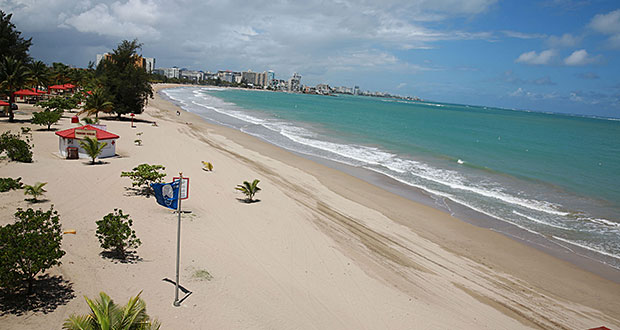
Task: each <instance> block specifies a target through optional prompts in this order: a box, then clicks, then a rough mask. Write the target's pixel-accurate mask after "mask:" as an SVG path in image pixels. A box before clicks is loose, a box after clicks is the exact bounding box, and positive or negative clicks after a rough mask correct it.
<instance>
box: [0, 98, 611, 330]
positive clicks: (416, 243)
mask: <svg viewBox="0 0 620 330" xmlns="http://www.w3.org/2000/svg"><path fill="white" fill-rule="evenodd" d="M161 87H162V86H158V88H161ZM176 110H177V108H176V107H174V106H173V105H171V104H170V103H168V102H167V101H165V100H162V99H160V98H159V97H156V99H155V100H151V101H150V104H149V106H148V108H147V110H146V112H145V114H142V115H140V116H137V118H139V119H141V120H146V121H157V123H158V127H154V126H151V125H150V124H149V123H142V122H140V123H137V124H136V125H137V128H135V129H132V128H130V123H129V122H118V121H115V120H104V121H103V122H102V123H103V124H106V125H108V129H109V130H110V131H111V132H113V133H116V134H118V135H120V136H121V138H120V139H119V141H118V145H117V154H118V155H119V157H116V158H108V159H105V160H104V161H105V163H104V164H102V165H94V166H90V165H88V160H86V159H81V160H65V159H62V158H60V157H59V156H58V138H57V137H56V136H55V135H54V133H53V132H48V131H34V132H33V136H34V143H35V151H34V152H35V154H34V159H35V161H34V163H32V164H21V163H14V162H7V161H6V160H4V161H1V162H0V176H1V177H17V176H21V177H22V178H23V179H22V181H23V182H25V183H27V184H32V183H34V182H36V181H43V182H48V184H47V186H46V189H47V190H48V193H47V194H46V195H45V197H46V198H47V199H48V200H49V201H46V202H42V203H38V204H36V205H31V204H30V203H28V202H25V201H24V200H23V199H24V196H23V193H22V192H21V191H12V192H8V193H1V194H0V199H1V200H2V206H1V208H0V215H1V217H0V219H1V220H0V224H6V223H9V222H11V221H12V214H13V213H14V212H15V209H16V208H17V207H33V206H34V207H42V208H44V209H45V208H49V205H50V204H54V208H55V209H57V210H58V211H59V213H60V216H61V222H62V225H63V228H64V229H76V230H77V235H65V237H64V240H63V248H64V249H65V250H66V251H67V254H66V255H65V256H64V257H63V259H62V265H61V266H59V267H54V268H53V269H52V270H50V271H49V273H50V274H52V275H62V277H63V278H64V279H65V280H68V281H70V282H71V283H72V289H73V290H74V294H75V295H76V298H74V299H72V300H71V301H69V302H68V303H66V304H64V305H60V306H58V307H57V308H55V310H54V311H52V312H50V313H47V314H45V313H42V312H27V313H25V314H24V315H21V316H17V315H14V314H10V313H4V315H2V316H0V329H59V328H60V327H61V325H62V323H63V321H64V320H65V319H66V318H67V317H68V316H69V315H70V314H72V313H86V312H87V311H88V307H87V305H86V303H85V302H84V299H83V298H82V297H83V296H84V295H86V296H88V297H91V298H94V297H96V296H97V295H98V293H99V292H100V291H105V292H106V293H107V294H109V295H110V296H111V297H112V298H113V299H114V300H115V302H117V303H119V304H125V303H126V302H127V300H128V298H129V297H130V296H133V295H135V294H137V293H138V292H139V291H141V290H142V291H143V293H142V297H143V298H144V299H145V301H146V302H147V306H148V313H149V314H150V315H151V316H153V317H156V318H158V319H159V320H160V321H161V322H162V324H163V327H162V328H163V329H448V328H450V329H522V328H526V327H533V328H549V329H587V328H591V327H597V326H601V325H606V326H608V327H611V328H620V319H619V317H620V299H618V297H620V285H618V284H616V283H613V282H610V281H608V280H605V279H603V278H601V277H598V276H596V275H593V274H591V273H588V272H586V271H583V270H580V269H578V268H576V267H575V266H573V265H571V264H568V263H566V262H563V261H560V260H558V259H556V258H553V257H551V256H549V255H546V254H544V253H541V252H539V251H537V250H535V249H533V248H530V247H527V246H524V245H522V244H519V243H517V242H514V241H512V240H510V239H508V238H506V237H504V236H502V235H500V234H497V233H494V232H492V231H490V230H486V229H481V228H477V227H474V226H472V225H469V224H466V223H464V222H462V221H460V220H457V219H454V218H451V217H450V216H449V215H447V214H444V213H442V212H440V211H437V210H434V209H432V208H429V207H426V206H423V205H420V204H417V203H414V202H411V201H409V200H406V199H403V198H400V197H398V196H395V195H393V194H391V193H388V192H385V191H383V190H381V189H379V188H376V187H374V186H371V185H369V184H366V183H364V182H362V181H360V180H358V179H355V178H352V177H350V176H348V175H346V174H343V173H341V172H338V171H335V170H332V169H328V168H326V167H323V166H321V165H318V164H316V163H313V162H311V161H308V160H306V159H303V158H300V157H297V156H295V155H293V154H290V153H288V152H286V151H284V150H281V149H278V148H276V147H274V146H271V145H268V144H266V143H264V142H261V141H259V140H257V139H255V138H253V137H251V136H247V135H245V134H243V133H240V132H237V131H234V130H231V129H227V128H223V127H217V126H214V125H210V124H206V123H204V122H203V121H201V120H200V119H199V118H198V117H197V116H195V115H192V114H189V113H186V112H184V111H181V112H182V114H181V116H179V117H177V116H176V115H175V112H176ZM67 115H68V114H67ZM28 117H29V116H27V115H18V116H17V118H18V119H26V118H28ZM73 125H74V124H73ZM20 126H30V124H8V123H7V122H6V118H3V119H2V121H0V132H3V131H6V130H8V129H13V130H14V131H17V130H19V127H20ZM30 127H33V126H30ZM55 127H56V128H58V129H65V128H69V127H72V124H70V122H69V118H68V117H67V118H63V120H62V122H61V123H60V124H59V125H56V126H55ZM34 128H35V129H36V128H37V127H34ZM136 132H144V134H143V135H142V137H141V139H142V140H143V141H144V142H143V146H135V145H134V144H133V141H134V140H135V139H136V134H135V133H136ZM203 160H204V161H210V162H212V163H213V164H214V167H215V168H214V171H213V172H205V171H203V170H202V164H201V161H203ZM141 163H150V164H162V165H164V166H166V173H167V174H168V177H167V181H171V178H172V177H173V176H177V175H178V172H180V171H182V172H183V175H184V176H187V177H189V178H190V198H189V199H188V200H186V201H184V202H183V209H185V210H191V212H192V213H191V214H184V215H183V223H182V234H181V238H182V248H181V281H180V283H181V285H182V286H183V287H185V288H187V289H188V290H189V291H191V292H192V293H191V295H190V296H189V297H187V298H186V299H185V300H184V301H183V303H182V306H181V307H178V308H176V307H173V306H172V301H173V299H174V285H173V284H171V283H169V282H166V281H163V279H166V278H167V279H170V280H174V276H175V253H176V251H175V248H176V225H177V222H176V215H175V214H173V213H172V212H171V211H170V210H167V209H165V208H163V207H161V206H159V205H157V204H156V203H155V200H154V198H145V197H144V196H134V195H132V194H131V193H130V191H129V190H127V189H126V188H127V187H130V186H131V182H130V180H129V179H127V178H121V177H120V172H121V171H127V170H130V169H131V168H132V167H134V166H136V165H138V164H141ZM255 178H258V179H260V180H261V182H260V184H259V186H260V187H261V188H262V189H263V190H262V191H261V192H259V193H258V194H257V195H256V197H257V198H258V199H260V202H258V203H253V204H245V203H242V202H240V201H239V199H240V198H242V197H243V196H242V195H241V194H240V193H239V192H237V191H235V190H234V187H235V186H236V185H237V184H239V183H241V182H242V181H244V180H248V181H251V180H253V179H255ZM114 208H121V209H122V210H123V211H124V212H125V213H128V214H130V216H131V218H132V219H133V220H134V226H133V227H134V229H135V230H136V232H137V235H138V237H139V238H140V239H141V240H142V242H143V244H142V246H140V248H138V249H137V255H138V256H139V257H140V258H141V260H140V261H137V262H135V263H118V262H114V261H113V260H110V259H105V258H102V257H101V256H100V252H101V248H100V247H99V243H98V241H97V239H96V237H95V231H96V225H95V221H96V220H99V219H101V218H102V217H103V216H104V215H105V214H107V213H109V212H112V211H113V209H114ZM199 270H206V271H208V272H209V273H210V274H211V275H212V276H213V278H212V279H211V280H205V279H201V278H197V277H196V276H194V275H195V274H196V272H197V271H199ZM181 296H182V297H183V296H184V294H183V293H181Z"/></svg>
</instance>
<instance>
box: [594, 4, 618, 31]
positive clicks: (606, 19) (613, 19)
mask: <svg viewBox="0 0 620 330" xmlns="http://www.w3.org/2000/svg"><path fill="white" fill-rule="evenodd" d="M590 27H591V28H593V29H594V30H596V31H598V32H600V33H604V34H617V33H620V9H617V10H614V11H612V12H609V13H607V14H599V15H596V16H594V18H592V21H590Z"/></svg>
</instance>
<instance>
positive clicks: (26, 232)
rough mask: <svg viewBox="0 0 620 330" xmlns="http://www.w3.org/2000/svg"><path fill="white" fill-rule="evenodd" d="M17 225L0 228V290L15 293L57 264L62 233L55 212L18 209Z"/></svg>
mask: <svg viewBox="0 0 620 330" xmlns="http://www.w3.org/2000/svg"><path fill="white" fill-rule="evenodd" d="M15 218H16V219H17V221H16V222H15V223H13V224H8V225H6V226H4V227H0V286H1V287H3V288H5V289H8V290H15V289H17V288H19V287H22V286H23V284H24V283H27V285H28V293H30V292H31V289H32V285H33V282H34V280H35V278H36V276H37V274H39V273H40V272H42V271H45V270H46V269H48V268H50V267H52V266H54V265H59V264H60V258H62V256H63V255H65V251H63V250H62V249H61V242H62V232H61V226H60V219H59V216H58V212H57V211H54V208H53V206H52V207H51V208H50V209H49V210H48V211H45V212H44V211H42V210H40V209H39V210H36V211H35V210H33V209H30V208H29V209H27V210H25V211H24V210H22V209H17V212H15Z"/></svg>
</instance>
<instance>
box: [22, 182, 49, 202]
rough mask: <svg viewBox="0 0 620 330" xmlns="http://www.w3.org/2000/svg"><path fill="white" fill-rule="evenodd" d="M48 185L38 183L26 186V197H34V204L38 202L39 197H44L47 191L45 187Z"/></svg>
mask: <svg viewBox="0 0 620 330" xmlns="http://www.w3.org/2000/svg"><path fill="white" fill-rule="evenodd" d="M46 184H47V182H37V183H35V184H33V185H32V186H31V185H24V195H30V196H32V201H33V202H34V203H36V202H38V200H37V197H39V196H43V194H44V193H46V192H47V191H46V190H45V189H43V187H44V186H45V185H46Z"/></svg>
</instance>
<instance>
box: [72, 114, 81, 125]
mask: <svg viewBox="0 0 620 330" xmlns="http://www.w3.org/2000/svg"><path fill="white" fill-rule="evenodd" d="M79 122H80V119H79V118H78V116H73V117H71V124H75V123H79Z"/></svg>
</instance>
